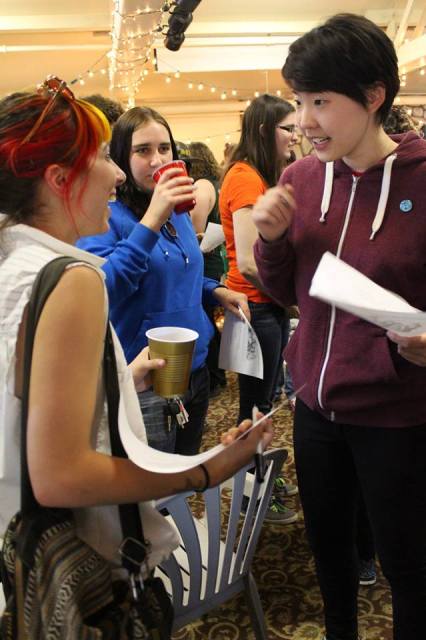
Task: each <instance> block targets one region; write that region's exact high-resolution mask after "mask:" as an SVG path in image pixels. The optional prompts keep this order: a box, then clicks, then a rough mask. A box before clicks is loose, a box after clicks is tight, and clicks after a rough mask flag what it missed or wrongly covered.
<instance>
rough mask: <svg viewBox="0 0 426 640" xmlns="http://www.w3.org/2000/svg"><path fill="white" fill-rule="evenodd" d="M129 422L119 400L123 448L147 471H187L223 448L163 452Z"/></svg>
mask: <svg viewBox="0 0 426 640" xmlns="http://www.w3.org/2000/svg"><path fill="white" fill-rule="evenodd" d="M284 404H285V402H282V403H281V404H280V405H278V406H277V407H274V409H272V410H271V411H270V412H269V413H267V414H266V415H264V416H263V417H262V418H259V420H257V421H256V422H254V423H253V424H252V426H251V427H250V428H249V429H247V430H246V431H245V432H244V433H242V434H241V435H240V436H239V437H238V438H236V440H235V441H234V442H233V443H232V444H231V445H228V446H231V447H232V446H234V445H235V443H236V442H238V440H239V439H240V438H242V437H243V436H245V435H246V434H247V433H249V431H251V430H252V429H254V428H255V427H256V426H257V425H258V424H259V423H260V422H262V421H263V420H265V419H266V418H269V417H270V416H272V415H273V414H274V413H275V412H276V411H278V410H279V409H281V407H282V406H283V405H284ZM130 422H131V419H130V420H129V416H127V415H126V407H125V403H124V402H121V401H120V405H119V431H120V438H121V441H122V443H123V447H124V448H125V450H126V453H127V455H128V456H129V459H130V460H131V461H132V462H134V463H135V464H136V465H138V467H141V468H142V469H146V470H147V471H152V472H155V473H179V472H181V471H187V470H188V469H192V468H194V467H197V466H198V465H199V464H201V463H204V462H207V460H210V459H211V458H213V457H214V456H217V455H218V454H219V453H221V452H222V451H223V450H224V448H225V447H224V445H223V444H218V445H216V446H215V447H212V448H211V449H208V451H203V453H198V454H196V455H193V456H184V455H181V454H177V453H164V452H163V451H158V449H153V448H152V447H150V446H148V445H147V444H146V443H145V442H143V440H141V439H140V438H139V437H138V436H137V435H136V433H135V432H134V431H133V430H132V428H131V426H130Z"/></svg>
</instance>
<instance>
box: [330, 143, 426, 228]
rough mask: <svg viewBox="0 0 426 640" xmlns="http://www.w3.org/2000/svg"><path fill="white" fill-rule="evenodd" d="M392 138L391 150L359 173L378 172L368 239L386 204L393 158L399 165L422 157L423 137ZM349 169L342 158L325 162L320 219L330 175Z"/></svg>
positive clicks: (380, 221)
mask: <svg viewBox="0 0 426 640" xmlns="http://www.w3.org/2000/svg"><path fill="white" fill-rule="evenodd" d="M390 138H392V140H394V141H395V142H397V143H398V146H397V148H396V149H395V151H394V152H393V153H392V154H391V155H389V156H387V157H386V158H384V159H383V160H381V161H380V162H378V163H377V164H375V165H373V166H372V167H370V168H369V169H367V170H366V171H365V172H364V173H363V174H362V175H363V177H364V176H368V175H372V174H375V173H377V172H379V171H380V172H382V184H381V189H380V197H379V200H378V203H377V209H376V214H375V216H374V219H373V223H372V225H371V235H370V240H374V238H375V235H376V234H377V233H378V231H379V230H380V228H381V226H382V224H383V220H384V217H385V213H386V205H387V202H388V197H389V191H390V186H391V180H392V167H393V164H394V162H395V161H396V162H397V163H398V165H399V166H407V165H410V164H419V163H421V162H425V161H426V141H425V140H423V138H420V136H419V135H418V134H417V133H415V132H414V131H409V132H408V133H404V134H398V135H392V136H390ZM348 173H352V169H351V168H350V167H348V165H347V164H345V162H343V160H338V161H336V162H327V163H326V167H325V177H324V189H323V196H322V201H321V217H320V219H319V221H320V222H325V220H326V216H327V213H328V209H329V207H330V201H331V194H332V192H333V181H334V177H335V176H338V175H339V174H348Z"/></svg>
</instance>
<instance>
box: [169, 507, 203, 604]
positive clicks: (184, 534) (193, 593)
mask: <svg viewBox="0 0 426 640" xmlns="http://www.w3.org/2000/svg"><path fill="white" fill-rule="evenodd" d="M167 509H168V511H169V513H170V515H171V516H172V518H173V520H174V522H175V525H176V527H177V528H178V531H179V534H180V536H181V538H182V545H183V548H184V550H185V552H186V557H187V566H186V567H183V570H184V571H185V570H186V571H187V572H188V576H189V595H188V606H193V605H194V604H195V603H197V602H199V601H200V597H201V569H202V557H201V546H200V539H199V536H198V533H197V528H196V526H195V521H194V517H193V514H192V511H191V508H190V506H189V504H188V502H187V500H183V501H176V502H170V503H169V504H168V505H167Z"/></svg>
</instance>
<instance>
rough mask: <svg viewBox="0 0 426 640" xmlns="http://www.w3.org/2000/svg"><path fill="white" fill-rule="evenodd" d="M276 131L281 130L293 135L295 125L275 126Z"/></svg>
mask: <svg viewBox="0 0 426 640" xmlns="http://www.w3.org/2000/svg"><path fill="white" fill-rule="evenodd" d="M276 128H277V129H281V130H282V131H287V133H294V132H295V131H296V125H295V124H277V125H276Z"/></svg>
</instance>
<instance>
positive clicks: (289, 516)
mask: <svg viewBox="0 0 426 640" xmlns="http://www.w3.org/2000/svg"><path fill="white" fill-rule="evenodd" d="M298 517H299V516H298V515H297V512H296V511H293V509H289V508H288V507H286V506H285V505H283V503H282V502H281V501H280V500H278V499H277V498H276V497H275V496H272V497H271V500H270V503H269V507H268V510H267V512H266V515H265V522H275V523H276V524H292V523H293V522H296V520H297V519H298Z"/></svg>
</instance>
